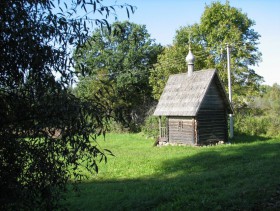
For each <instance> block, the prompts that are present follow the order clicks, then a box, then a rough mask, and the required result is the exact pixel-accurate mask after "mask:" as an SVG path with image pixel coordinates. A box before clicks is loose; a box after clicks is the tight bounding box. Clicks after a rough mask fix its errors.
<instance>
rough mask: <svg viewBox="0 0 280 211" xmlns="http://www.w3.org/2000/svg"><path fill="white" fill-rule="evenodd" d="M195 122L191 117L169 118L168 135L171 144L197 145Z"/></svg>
mask: <svg viewBox="0 0 280 211" xmlns="http://www.w3.org/2000/svg"><path fill="white" fill-rule="evenodd" d="M194 123H195V121H194V118H191V117H169V118H168V135H169V142H170V143H178V144H190V145H193V144H194V143H195V124H194Z"/></svg>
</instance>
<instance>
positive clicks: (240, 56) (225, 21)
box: [150, 2, 262, 110]
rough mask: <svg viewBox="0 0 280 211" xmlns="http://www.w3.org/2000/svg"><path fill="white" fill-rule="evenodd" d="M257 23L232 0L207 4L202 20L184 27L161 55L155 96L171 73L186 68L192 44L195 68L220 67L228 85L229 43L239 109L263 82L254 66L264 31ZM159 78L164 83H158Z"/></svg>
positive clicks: (152, 80)
mask: <svg viewBox="0 0 280 211" xmlns="http://www.w3.org/2000/svg"><path fill="white" fill-rule="evenodd" d="M253 25H254V21H253V20H251V19H249V18H248V17H247V15H246V14H245V13H243V12H242V11H241V10H239V9H237V8H234V7H231V6H230V5H229V2H227V3H226V4H221V3H219V2H216V3H212V4H211V5H210V6H206V7H205V11H204V13H203V14H202V16H201V19H200V23H199V24H194V25H192V26H187V27H182V28H180V29H179V30H178V31H177V32H176V36H175V39H174V42H173V45H172V46H168V47H167V48H166V49H165V51H164V52H163V54H162V55H160V56H159V59H158V63H157V64H156V65H155V69H154V71H153V72H152V74H151V77H150V84H151V85H152V87H153V94H154V97H155V98H156V99H159V96H160V94H161V92H162V90H163V88H164V85H165V83H166V81H167V79H168V77H169V75H170V74H175V73H181V72H186V63H185V61H184V58H185V56H186V55H187V45H189V44H191V47H192V52H193V54H194V55H195V56H196V62H195V69H196V70H200V69H208V68H216V69H217V70H218V72H219V75H220V77H221V79H222V81H223V82H224V86H225V87H227V66H226V64H227V60H226V51H225V49H226V44H229V45H230V48H231V68H232V86H233V88H232V89H233V101H234V107H235V109H237V110H238V109H239V108H241V107H243V106H245V105H246V104H247V101H248V100H251V99H252V97H253V96H256V95H257V94H258V92H259V88H260V87H259V86H260V83H261V82H262V77H261V76H259V75H258V74H256V73H255V71H254V70H253V69H251V67H252V66H254V65H257V64H258V62H259V61H260V58H261V53H260V52H259V50H258V47H257V44H258V40H259V37H260V35H259V34H258V33H257V32H255V31H254V29H253V28H252V27H253ZM190 35H191V41H190V40H189V37H190ZM161 80H163V81H161ZM158 81H161V83H160V84H158Z"/></svg>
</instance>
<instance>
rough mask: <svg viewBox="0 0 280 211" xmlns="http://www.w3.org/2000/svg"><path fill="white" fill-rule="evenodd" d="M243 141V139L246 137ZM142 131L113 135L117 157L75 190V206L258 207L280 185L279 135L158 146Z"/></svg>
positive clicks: (70, 200)
mask: <svg viewBox="0 0 280 211" xmlns="http://www.w3.org/2000/svg"><path fill="white" fill-rule="evenodd" d="M243 140H244V141H243ZM153 142H154V141H153V140H152V139H145V138H144V137H143V136H141V135H140V134H108V135H107V136H106V140H105V141H103V139H100V140H99V141H98V143H99V144H100V145H101V146H102V147H103V148H107V149H110V150H111V151H112V152H113V153H114V155H115V156H114V157H111V156H110V157H108V163H107V164H104V163H100V165H99V173H98V174H97V175H92V176H90V178H89V180H87V181H84V182H83V183H82V184H80V185H79V186H80V192H78V193H77V192H70V193H69V194H68V195H67V196H66V197H67V201H66V205H67V206H68V208H69V209H70V210H150V209H156V210H207V209H209V210H253V209H258V208H260V206H261V205H262V204H264V203H266V202H267V201H269V200H270V197H271V195H273V193H275V192H276V190H277V186H278V185H279V184H280V167H279V165H280V139H260V138H257V137H253V138H252V137H251V138H248V137H239V138H236V139H235V140H234V142H233V143H232V144H230V145H219V146H208V147H191V146H165V147H153Z"/></svg>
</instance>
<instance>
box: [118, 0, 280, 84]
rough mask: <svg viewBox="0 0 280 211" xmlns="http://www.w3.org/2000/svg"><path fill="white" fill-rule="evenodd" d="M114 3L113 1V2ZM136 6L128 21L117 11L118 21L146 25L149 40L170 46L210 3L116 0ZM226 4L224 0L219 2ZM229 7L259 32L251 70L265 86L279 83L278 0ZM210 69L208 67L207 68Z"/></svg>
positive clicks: (242, 1) (234, 2) (235, 0)
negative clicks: (256, 56) (257, 55)
mask: <svg viewBox="0 0 280 211" xmlns="http://www.w3.org/2000/svg"><path fill="white" fill-rule="evenodd" d="M114 2H115V1H114ZM124 2H125V3H128V4H131V5H134V6H136V7H137V9H136V11H135V13H134V14H131V15H130V18H129V19H128V18H127V15H126V12H125V11H121V12H120V11H118V20H120V21H123V20H129V21H131V22H134V23H137V24H143V25H146V28H147V30H148V33H149V34H150V35H151V38H153V39H155V41H156V42H157V43H160V44H162V45H164V46H165V45H171V44H172V42H173V38H174V36H175V33H176V30H178V29H180V27H182V26H187V25H192V24H194V23H199V22H200V17H201V15H202V14H203V12H204V9H205V5H210V4H211V2H213V1H210V0H173V1H172V0H117V1H116V3H117V4H121V3H124ZM220 2H221V3H225V2H226V0H220ZM230 5H231V6H233V7H236V8H238V9H241V10H242V12H243V13H246V14H247V16H248V17H249V18H250V19H252V20H254V21H255V26H254V27H253V29H254V30H255V31H256V32H258V33H259V34H260V35H261V37H260V40H259V41H260V44H259V45H258V47H259V50H260V52H261V53H262V62H260V63H259V65H258V66H255V67H253V69H254V70H255V71H256V73H257V74H259V75H261V76H263V77H264V80H265V82H264V84H268V85H273V84H274V83H278V84H280V64H278V62H279V63H280V0H230ZM209 68H211V67H209Z"/></svg>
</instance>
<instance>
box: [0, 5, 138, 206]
mask: <svg viewBox="0 0 280 211" xmlns="http://www.w3.org/2000/svg"><path fill="white" fill-rule="evenodd" d="M0 4H1V7H0V24H1V26H0V28H1V33H0V209H1V210H2V209H3V210H27V209H46V210H51V209H54V208H56V206H57V205H58V202H59V200H60V199H61V192H62V191H64V190H66V184H67V182H68V181H69V180H70V179H71V180H72V179H74V180H75V181H78V180H81V179H82V178H83V174H82V173H81V172H82V171H81V170H82V169H87V170H89V171H91V172H94V171H98V166H97V162H98V160H100V161H101V160H102V159H105V160H106V154H105V152H106V151H104V150H102V149H99V148H98V147H97V146H96V144H94V142H92V140H95V138H96V136H98V135H100V134H103V133H104V132H105V129H106V120H107V119H108V116H109V114H108V113H107V109H106V107H105V106H104V105H103V104H101V103H100V102H98V100H97V99H96V98H92V99H91V100H88V99H87V100H86V99H79V98H77V97H75V96H74V95H72V94H71V93H70V92H69V89H68V88H69V84H71V83H72V81H73V79H74V76H75V72H74V71H73V64H74V63H73V59H72V51H71V49H72V48H73V47H76V48H79V47H82V46H83V45H84V43H85V42H86V41H87V39H88V38H89V34H90V30H89V24H91V23H93V24H98V25H99V26H101V27H108V28H109V29H110V26H109V24H108V22H107V21H106V19H101V20H100V19H92V18H90V17H89V14H94V13H95V12H99V13H101V15H103V16H105V18H107V17H108V16H109V15H111V14H112V12H113V13H115V10H116V9H117V8H118V6H115V7H110V6H105V5H103V4H102V2H101V1H100V0H93V1H90V2H86V1H84V0H82V1H75V0H73V1H71V2H69V1H64V2H63V1H57V2H54V1H52V0H37V1H32V0H22V1H16V0H11V1H3V2H1V3H0ZM120 7H124V8H126V9H127V11H128V12H129V11H130V10H133V7H132V6H130V5H124V6H120ZM56 8H59V10H57V9H56ZM90 9H92V10H93V11H91V12H90ZM84 14H85V15H84ZM56 77H58V79H56ZM107 154H110V152H109V151H108V153H107Z"/></svg>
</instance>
